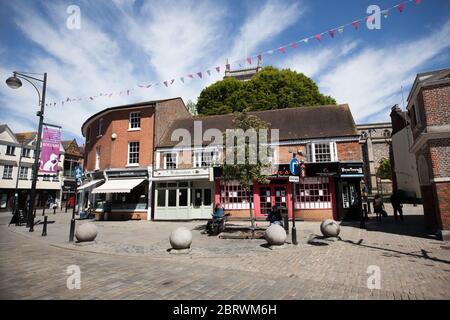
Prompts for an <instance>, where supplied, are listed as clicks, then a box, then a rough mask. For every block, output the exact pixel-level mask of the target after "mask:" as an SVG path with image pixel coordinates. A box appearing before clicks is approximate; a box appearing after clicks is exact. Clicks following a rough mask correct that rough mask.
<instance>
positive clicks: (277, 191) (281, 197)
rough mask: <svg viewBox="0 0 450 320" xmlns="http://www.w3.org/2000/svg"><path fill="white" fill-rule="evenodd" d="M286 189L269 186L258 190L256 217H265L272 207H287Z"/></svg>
mask: <svg viewBox="0 0 450 320" xmlns="http://www.w3.org/2000/svg"><path fill="white" fill-rule="evenodd" d="M287 205H288V202H287V187H286V186H283V185H269V186H262V187H260V188H259V208H260V210H259V213H257V216H266V215H268V214H269V211H270V210H271V208H272V207H273V206H283V207H286V208H287V207H288V206H287Z"/></svg>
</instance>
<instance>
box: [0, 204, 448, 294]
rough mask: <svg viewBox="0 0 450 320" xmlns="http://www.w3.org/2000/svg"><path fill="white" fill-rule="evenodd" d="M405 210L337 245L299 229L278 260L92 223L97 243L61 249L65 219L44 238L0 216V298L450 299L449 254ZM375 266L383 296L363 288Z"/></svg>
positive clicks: (348, 233)
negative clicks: (75, 275)
mask: <svg viewBox="0 0 450 320" xmlns="http://www.w3.org/2000/svg"><path fill="white" fill-rule="evenodd" d="M405 209H406V210H405V211H406V213H407V215H406V217H405V222H404V223H401V222H395V221H393V219H392V217H389V218H386V219H384V220H383V221H382V222H377V221H375V220H371V221H369V222H368V223H367V230H366V229H360V228H359V227H358V225H359V224H355V225H353V224H351V223H342V224H341V234H340V236H341V240H334V241H323V240H321V241H315V242H311V241H308V240H309V239H311V238H312V237H314V236H315V235H318V234H319V232H320V231H319V230H320V229H319V223H315V222H298V223H297V232H298V235H299V245H298V246H293V245H290V244H288V245H287V246H286V247H285V248H283V249H278V250H270V249H268V248H266V247H265V246H264V243H265V241H264V240H224V239H218V238H217V237H208V236H206V235H204V234H202V226H203V225H204V222H198V221H197V222H149V221H128V222H95V224H96V225H97V226H98V229H99V236H98V239H97V241H96V243H95V244H91V245H83V246H80V245H76V244H70V243H69V242H68V241H67V240H68V239H67V238H68V233H69V220H70V214H69V213H63V212H61V213H57V214H56V215H53V214H50V215H49V221H52V222H53V223H50V224H49V225H48V236H47V237H42V236H41V231H42V225H37V226H36V227H35V232H34V233H29V232H28V231H27V230H26V229H25V227H16V226H13V225H11V226H10V227H8V226H7V224H8V222H9V219H10V218H11V216H10V213H9V214H8V213H1V214H0V298H2V299H450V245H449V244H448V243H446V242H441V241H438V240H435V239H433V238H431V237H428V236H427V235H426V234H424V233H423V231H422V227H421V226H422V225H423V224H422V221H421V220H422V219H423V218H422V216H421V207H412V206H407V207H405ZM37 219H42V217H40V216H39V213H38V216H37ZM77 223H78V224H79V223H83V222H82V221H77ZM233 224H236V223H233ZM259 224H260V225H265V223H261V222H260V223H259ZM178 226H186V227H188V228H190V229H191V230H192V232H193V245H192V252H191V253H190V254H186V255H172V254H169V253H167V249H168V248H169V243H168V236H169V234H170V232H171V230H173V229H175V228H176V227H178ZM70 265H78V266H79V267H80V269H81V289H80V290H69V289H67V287H66V281H67V278H68V276H69V275H68V274H66V270H67V267H68V266H70ZM372 265H375V266H379V268H380V271H381V289H380V290H370V289H368V288H367V279H368V277H369V276H370V274H368V273H367V268H368V267H369V266H372Z"/></svg>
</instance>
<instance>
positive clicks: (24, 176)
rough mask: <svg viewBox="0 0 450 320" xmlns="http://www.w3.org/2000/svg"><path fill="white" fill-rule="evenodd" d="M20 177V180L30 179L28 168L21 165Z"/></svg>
mask: <svg viewBox="0 0 450 320" xmlns="http://www.w3.org/2000/svg"><path fill="white" fill-rule="evenodd" d="M19 179H20V180H28V168H26V167H20V171H19Z"/></svg>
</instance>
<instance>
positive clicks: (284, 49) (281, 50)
mask: <svg viewBox="0 0 450 320" xmlns="http://www.w3.org/2000/svg"><path fill="white" fill-rule="evenodd" d="M278 50H279V51H280V52H281V53H286V48H284V47H281V48H279V49H278Z"/></svg>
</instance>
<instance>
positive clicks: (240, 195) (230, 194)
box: [220, 182, 253, 210]
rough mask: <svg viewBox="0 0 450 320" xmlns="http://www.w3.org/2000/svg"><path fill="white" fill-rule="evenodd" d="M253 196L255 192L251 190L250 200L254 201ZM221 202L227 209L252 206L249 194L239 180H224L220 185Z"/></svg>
mask: <svg viewBox="0 0 450 320" xmlns="http://www.w3.org/2000/svg"><path fill="white" fill-rule="evenodd" d="M252 196H253V192H252V190H250V201H253V197H252ZM220 203H221V204H223V206H224V208H225V209H226V210H232V209H237V210H239V209H249V208H250V204H249V202H248V194H247V192H245V190H244V188H243V187H242V185H241V184H239V183H237V182H234V183H233V182H228V183H227V182H224V183H222V184H221V185H220Z"/></svg>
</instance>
